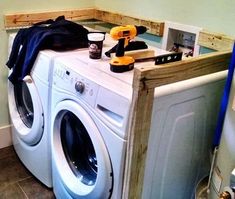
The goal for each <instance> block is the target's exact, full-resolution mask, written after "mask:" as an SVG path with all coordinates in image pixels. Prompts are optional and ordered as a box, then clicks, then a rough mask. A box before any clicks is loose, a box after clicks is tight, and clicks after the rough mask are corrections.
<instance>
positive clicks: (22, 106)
mask: <svg viewBox="0 0 235 199" xmlns="http://www.w3.org/2000/svg"><path fill="white" fill-rule="evenodd" d="M14 93H15V102H16V108H17V110H18V113H19V115H20V118H21V120H22V121H23V123H24V124H25V125H26V126H27V127H28V128H31V127H32V125H33V117H34V110H33V102H32V98H31V95H30V92H29V89H28V87H27V85H26V83H24V82H22V83H19V84H17V85H15V86H14Z"/></svg>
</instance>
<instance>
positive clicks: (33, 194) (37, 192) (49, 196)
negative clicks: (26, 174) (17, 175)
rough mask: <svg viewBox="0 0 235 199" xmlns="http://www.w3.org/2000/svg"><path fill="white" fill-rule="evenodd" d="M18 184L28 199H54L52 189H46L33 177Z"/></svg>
mask: <svg viewBox="0 0 235 199" xmlns="http://www.w3.org/2000/svg"><path fill="white" fill-rule="evenodd" d="M18 184H19V186H20V187H21V188H22V190H23V191H24V193H25V194H26V195H27V197H28V198H29V199H54V198H55V196H54V194H53V191H52V189H49V188H47V187H46V186H44V185H43V184H41V183H40V182H39V181H38V180H37V179H35V178H34V177H31V178H27V179H25V180H22V181H20V182H18Z"/></svg>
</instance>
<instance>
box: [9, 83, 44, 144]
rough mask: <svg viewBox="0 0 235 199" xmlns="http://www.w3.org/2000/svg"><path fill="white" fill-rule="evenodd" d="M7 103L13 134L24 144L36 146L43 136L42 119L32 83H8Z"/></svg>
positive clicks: (37, 95)
mask: <svg viewBox="0 0 235 199" xmlns="http://www.w3.org/2000/svg"><path fill="white" fill-rule="evenodd" d="M8 102H9V111H10V117H11V121H12V124H13V128H14V129H15V131H14V133H15V134H17V136H18V137H19V138H20V139H21V140H22V141H23V142H25V143H26V144H28V145H31V146H33V145H36V144H37V143H38V142H39V141H40V139H41V137H42V134H43V130H44V117H43V109H42V103H41V101H40V96H39V94H38V91H37V88H36V86H35V84H34V82H33V81H32V82H31V83H26V82H24V81H22V82H19V83H17V84H16V85H13V84H12V83H11V82H8Z"/></svg>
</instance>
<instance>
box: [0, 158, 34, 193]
mask: <svg viewBox="0 0 235 199" xmlns="http://www.w3.org/2000/svg"><path fill="white" fill-rule="evenodd" d="M29 176H31V173H30V172H29V171H28V170H27V169H26V168H25V167H24V166H23V165H22V163H21V162H20V160H19V159H18V157H16V156H8V157H6V158H3V159H1V161H0V191H1V190H2V189H4V188H5V187H6V186H8V185H9V184H12V183H14V182H17V181H20V180H23V179H26V178H28V177H29Z"/></svg>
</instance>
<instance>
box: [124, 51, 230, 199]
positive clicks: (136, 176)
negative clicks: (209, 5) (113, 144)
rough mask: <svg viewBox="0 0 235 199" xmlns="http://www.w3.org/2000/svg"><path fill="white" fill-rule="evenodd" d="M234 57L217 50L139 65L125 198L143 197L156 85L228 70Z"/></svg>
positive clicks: (129, 142) (135, 71) (134, 96)
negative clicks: (190, 56) (174, 60)
mask: <svg viewBox="0 0 235 199" xmlns="http://www.w3.org/2000/svg"><path fill="white" fill-rule="evenodd" d="M230 58H231V52H214V53H210V54H207V55H201V56H199V57H194V58H190V59H186V60H183V61H178V62H173V63H169V64H164V65H161V66H150V67H147V68H146V67H145V68H135V70H134V80H133V81H134V82H133V88H134V92H133V105H132V112H133V117H132V118H131V124H132V125H131V126H130V134H129V137H128V146H127V157H126V164H125V176H124V188H123V195H122V196H123V197H122V198H123V199H138V198H141V197H142V189H143V181H144V171H145V160H146V155H147V150H148V141H149V132H150V124H151V116H152V107H153V100H154V88H155V87H157V86H161V85H165V84H170V83H174V82H177V81H181V80H186V79H190V78H194V77H198V76H202V75H207V74H210V73H214V72H218V71H223V70H226V69H228V66H229V63H230Z"/></svg>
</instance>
